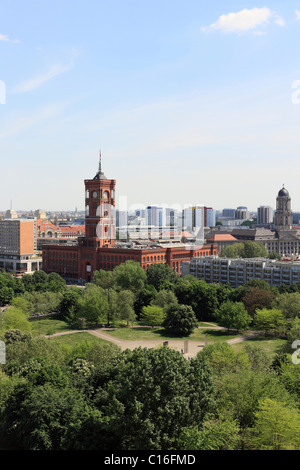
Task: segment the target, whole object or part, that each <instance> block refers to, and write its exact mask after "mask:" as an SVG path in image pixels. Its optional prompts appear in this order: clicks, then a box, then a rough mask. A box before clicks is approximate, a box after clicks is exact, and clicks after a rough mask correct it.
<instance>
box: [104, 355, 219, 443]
mask: <svg viewBox="0 0 300 470" xmlns="http://www.w3.org/2000/svg"><path fill="white" fill-rule="evenodd" d="M211 404H212V381H211V376H210V371H209V368H208V367H207V364H206V363H205V361H204V360H203V358H196V359H192V360H191V361H187V360H186V359H185V358H184V357H182V355H181V354H180V353H179V352H178V351H174V350H173V349H170V348H165V347H162V348H156V349H146V348H144V349H142V348H136V349H135V350H133V351H129V350H127V351H124V352H123V353H122V355H121V356H120V361H119V363H118V364H117V365H116V366H115V367H113V369H112V370H111V377H110V380H109V382H107V384H106V385H105V386H104V388H103V391H102V394H101V396H99V401H98V402H97V407H98V409H99V410H100V411H101V412H102V413H104V415H105V416H107V413H108V410H109V413H112V411H113V410H114V413H117V414H115V415H114V418H112V421H111V425H110V426H109V427H107V432H108V433H109V441H110V448H111V449H114V450H118V449H121V450H122V449H126V450H132V449H134V450H148V449H149V450H168V449H171V448H174V445H175V443H176V441H177V439H178V437H179V434H180V433H181V429H182V427H183V426H194V425H196V423H197V424H198V425H201V424H202V423H203V421H204V420H205V418H206V417H207V415H208V413H209V412H210V410H211ZM109 405H110V406H109Z"/></svg>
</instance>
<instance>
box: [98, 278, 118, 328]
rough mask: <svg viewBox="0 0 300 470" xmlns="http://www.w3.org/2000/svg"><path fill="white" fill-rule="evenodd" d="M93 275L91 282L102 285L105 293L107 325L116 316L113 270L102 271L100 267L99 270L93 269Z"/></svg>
mask: <svg viewBox="0 0 300 470" xmlns="http://www.w3.org/2000/svg"><path fill="white" fill-rule="evenodd" d="M93 276H94V277H93V283H94V284H95V285H96V286H100V287H102V289H104V290H105V292H106V295H107V303H108V316H107V324H108V326H109V325H110V323H111V321H114V319H116V316H117V294H116V292H115V290H114V288H115V285H116V280H115V272H112V271H104V270H103V269H100V270H99V271H94V274H93Z"/></svg>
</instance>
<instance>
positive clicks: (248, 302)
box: [241, 287, 276, 318]
mask: <svg viewBox="0 0 300 470" xmlns="http://www.w3.org/2000/svg"><path fill="white" fill-rule="evenodd" d="M275 298H276V294H275V293H274V292H272V291H271V290H269V289H261V288H260V287H253V288H250V290H248V292H247V293H246V294H245V295H244V297H243V298H242V299H241V300H242V302H243V304H244V305H245V307H246V310H247V311H248V313H249V315H251V316H252V318H253V316H254V314H255V312H256V310H257V309H263V308H267V309H271V308H272V306H273V302H274V300H275Z"/></svg>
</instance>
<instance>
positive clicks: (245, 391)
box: [209, 358, 296, 434]
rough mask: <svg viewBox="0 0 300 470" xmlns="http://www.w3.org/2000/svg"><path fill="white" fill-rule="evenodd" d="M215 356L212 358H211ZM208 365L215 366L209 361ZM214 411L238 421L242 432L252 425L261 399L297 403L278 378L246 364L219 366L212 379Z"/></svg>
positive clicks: (292, 404)
mask: <svg viewBox="0 0 300 470" xmlns="http://www.w3.org/2000/svg"><path fill="white" fill-rule="evenodd" d="M213 359H214V358H213ZM209 364H210V365H211V367H215V364H213V363H212V362H211V361H209ZM214 370H215V369H213V371H214ZM214 398H215V411H216V413H217V415H218V416H230V417H231V419H234V420H236V421H237V422H238V423H239V426H240V428H241V432H242V434H244V433H245V432H246V431H247V429H248V428H251V427H253V426H254V424H255V420H256V416H255V414H256V412H257V410H258V409H259V404H260V401H261V400H263V399H264V398H270V399H271V400H276V401H280V402H284V403H288V405H289V406H292V407H294V406H296V401H295V399H294V397H292V396H291V394H290V393H289V392H288V391H287V390H286V388H285V386H284V384H283V383H282V382H281V381H280V379H279V377H278V376H276V375H275V374H272V373H266V372H265V371H259V370H254V369H252V368H251V364H250V368H249V366H248V367H246V368H245V367H244V368H241V367H239V368H237V369H236V370H234V367H231V370H230V364H229V363H227V365H226V368H225V369H223V370H222V369H219V371H218V374H217V375H216V380H215V391H214Z"/></svg>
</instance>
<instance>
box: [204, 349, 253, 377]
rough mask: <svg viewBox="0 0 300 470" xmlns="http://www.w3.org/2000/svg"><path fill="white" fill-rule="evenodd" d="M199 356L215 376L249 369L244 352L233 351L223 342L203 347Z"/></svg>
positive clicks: (248, 362)
mask: <svg viewBox="0 0 300 470" xmlns="http://www.w3.org/2000/svg"><path fill="white" fill-rule="evenodd" d="M201 354H203V356H204V357H205V358H206V360H207V361H208V363H209V365H210V367H211V369H212V371H213V373H214V374H215V375H222V374H224V373H225V372H234V373H240V372H241V371H244V370H249V369H250V367H251V365H250V360H249V357H248V355H247V354H246V352H245V351H243V350H241V351H235V350H234V349H233V348H232V346H230V345H229V344H228V343H225V342H220V343H215V344H209V345H208V346H205V348H204V349H203V350H202V352H201Z"/></svg>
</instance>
